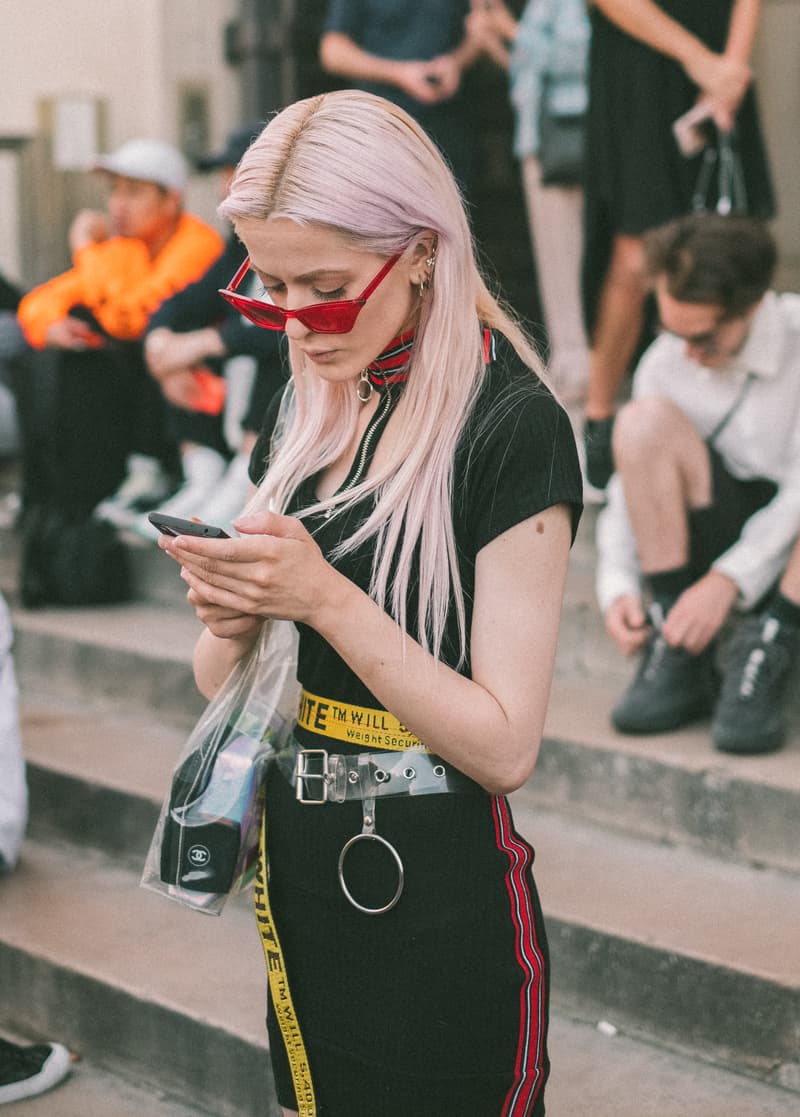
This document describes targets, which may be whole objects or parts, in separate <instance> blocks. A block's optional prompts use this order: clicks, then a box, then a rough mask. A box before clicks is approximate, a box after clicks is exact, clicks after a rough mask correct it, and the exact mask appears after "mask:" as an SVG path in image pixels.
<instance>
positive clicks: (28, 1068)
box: [0, 1039, 72, 1105]
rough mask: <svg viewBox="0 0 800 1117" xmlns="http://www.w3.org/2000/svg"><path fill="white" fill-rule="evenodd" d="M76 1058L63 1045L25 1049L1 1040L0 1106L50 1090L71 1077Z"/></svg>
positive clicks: (37, 1046)
mask: <svg viewBox="0 0 800 1117" xmlns="http://www.w3.org/2000/svg"><path fill="white" fill-rule="evenodd" d="M71 1068H72V1058H71V1056H70V1053H69V1051H67V1049H66V1047H64V1046H63V1044H61V1043H36V1044H31V1045H30V1046H29V1047H21V1046H20V1045H18V1044H16V1043H10V1042H9V1041H8V1040H5V1039H0V1105H4V1104H5V1103H6V1102H15V1101H22V1099H23V1098H32V1097H35V1096H36V1095H37V1094H43V1093H44V1092H45V1090H50V1089H51V1088H52V1087H53V1086H55V1085H57V1084H58V1083H59V1082H60V1081H61V1080H62V1079H63V1078H66V1076H67V1075H68V1074H69V1072H70V1070H71Z"/></svg>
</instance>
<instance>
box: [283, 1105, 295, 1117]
mask: <svg viewBox="0 0 800 1117" xmlns="http://www.w3.org/2000/svg"><path fill="white" fill-rule="evenodd" d="M281 1117H299V1115H298V1112H297V1110H296V1109H284V1108H283V1106H281Z"/></svg>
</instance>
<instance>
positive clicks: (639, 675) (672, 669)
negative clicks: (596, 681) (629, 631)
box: [611, 625, 717, 733]
mask: <svg viewBox="0 0 800 1117" xmlns="http://www.w3.org/2000/svg"><path fill="white" fill-rule="evenodd" d="M658 627H659V626H658V625H656V631H655V632H654V633H653V635H652V636H651V637H650V639H649V641H648V643H647V645H646V646H645V649H644V652H643V654H642V660H641V663H640V664H639V669H638V671H637V672H636V675H635V677H634V679H633V681H632V682H631V683H630V685H629V686H628V689H627V690H626V691H625V693H624V694H623V696H622V698H620V700H619V702H618V703H617V704H616V706H615V707H614V708H613V710H612V711H611V722H612V724H613V726H614V728H615V729H616V730H618V732H620V733H668V732H669V731H670V730H672V729H680V727H681V726H682V725H688V724H689V723H690V722H692V721H697V720H699V719H700V718H704V717H707V716H708V715H709V714H710V713H711V711H712V709H713V707H714V697H715V693H716V689H717V687H716V677H715V674H714V663H713V656H712V652H711V649H710V648H708V649H706V651H704V652H702V653H701V654H700V655H690V654H689V653H688V652H687V651H685V650H684V649H683V648H671V647H670V646H669V644H668V643H667V642H666V640H665V639H664V637H663V636H662V635H661V633H660V632H659V631H658Z"/></svg>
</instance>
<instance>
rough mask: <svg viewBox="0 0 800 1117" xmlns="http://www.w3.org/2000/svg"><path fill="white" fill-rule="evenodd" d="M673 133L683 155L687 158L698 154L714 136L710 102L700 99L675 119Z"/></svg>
mask: <svg viewBox="0 0 800 1117" xmlns="http://www.w3.org/2000/svg"><path fill="white" fill-rule="evenodd" d="M672 133H673V135H674V136H675V141H676V143H677V145H678V148H679V149H680V153H681V155H683V156H684V157H685V158H686V159H691V158H692V156H693V155H698V154H699V153H700V152H701V151H702V150H703V148H704V147H706V145H707V144H708V143H709V142H710V140H711V138H712V130H711V107H710V105H709V104H708V102H707V101H699V102H698V103H697V104H696V105H693V106H692V108H690V109H689V111H688V112H685V113H684V114H683V116H679V117H678V119H677V120H675V121H673V124H672Z"/></svg>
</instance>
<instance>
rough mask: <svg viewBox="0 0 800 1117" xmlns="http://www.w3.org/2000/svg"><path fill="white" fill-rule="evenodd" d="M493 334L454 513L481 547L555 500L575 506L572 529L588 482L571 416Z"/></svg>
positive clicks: (463, 444)
mask: <svg viewBox="0 0 800 1117" xmlns="http://www.w3.org/2000/svg"><path fill="white" fill-rule="evenodd" d="M492 338H493V352H492V360H491V362H490V365H489V368H488V369H487V374H486V377H485V380H484V384H483V386H482V389H481V391H480V394H479V396H478V398H477V400H476V402H475V406H474V408H473V410H472V413H471V415H470V418H469V420H468V422H467V424H466V426H465V429H464V434H463V436H462V439H461V441H460V443H459V448H458V452H457V454H456V461H455V476H454V493H455V496H456V503H455V510H456V513H457V515H459V516H461V517H463V518H464V520H465V523H466V524H467V527H468V531H469V534H470V537H471V538H472V539H473V540H476V541H477V543H478V545H479V546H480V545H482V544H483V543H485V542H488V541H489V540H490V539H492V538H494V537H495V536H496V535H498V534H500V533H501V532H502V531H504V530H505V529H506V528H508V527H511V526H513V525H514V524H515V523H518V522H519V521H521V520H523V519H526V518H527V517H528V516H531V515H534V514H536V513H537V512H539V511H541V510H543V509H544V508H547V507H550V506H551V505H553V504H558V503H566V504H568V505H570V506H571V509H572V518H573V532H574V530H575V528H576V527H577V523H578V519H579V517H580V512H581V507H582V495H583V483H582V480H581V472H580V465H579V463H578V454H577V448H576V445H575V436H574V434H573V430H572V424H571V423H570V420H569V416H568V415H567V413H566V411H565V410H564V408H563V407H562V406H561V404H560V403H559V402H558V400H557V399H556V398H555V397H554V395H553V393H552V392H551V391H550V389H549V388H548V387H547V385H546V384H545V383H544V382H543V381H542V380H541V379H540V378H539V377H538V376H537V375H536V373H535V372H534V371H533V370H532V369H531V368H529V367H528V365H526V364H525V362H524V361H523V360H522V358H521V357H520V356H519V355H518V354H517V352H516V350H515V349H514V347H513V346H512V345H511V343H510V342H509V341H508V340H507V339H506V338H504V337H502V336H500V335H497V334H493V335H492Z"/></svg>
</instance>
